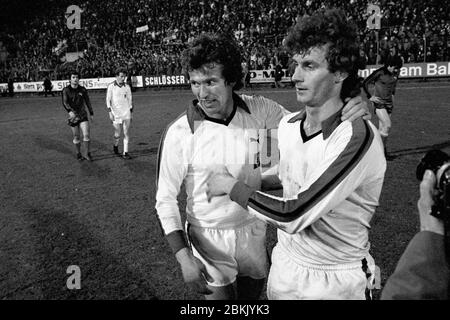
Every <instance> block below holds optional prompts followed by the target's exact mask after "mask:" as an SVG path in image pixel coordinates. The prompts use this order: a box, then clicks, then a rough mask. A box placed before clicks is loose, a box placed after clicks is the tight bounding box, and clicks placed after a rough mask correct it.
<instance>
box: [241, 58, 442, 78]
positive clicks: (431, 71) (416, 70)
mask: <svg viewBox="0 0 450 320" xmlns="http://www.w3.org/2000/svg"><path fill="white" fill-rule="evenodd" d="M380 67H381V65H369V66H367V67H366V69H364V70H360V71H359V75H360V76H361V77H363V78H366V77H367V76H368V75H369V74H371V73H372V72H373V71H375V70H376V69H378V68H380ZM249 73H250V83H273V82H274V81H275V80H274V74H275V70H273V69H272V70H270V69H269V70H250V71H249ZM283 73H284V75H283V77H282V79H281V81H282V82H290V81H291V76H292V75H291V74H290V73H289V70H288V69H283ZM437 77H450V62H448V61H446V62H426V63H425V62H423V63H406V64H404V65H403V67H402V68H401V69H400V76H399V78H437Z"/></svg>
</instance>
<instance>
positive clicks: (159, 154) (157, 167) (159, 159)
mask: <svg viewBox="0 0 450 320" xmlns="http://www.w3.org/2000/svg"><path fill="white" fill-rule="evenodd" d="M184 115H186V111H185V112H183V113H182V114H180V115H179V116H178V117H177V118H176V119H175V120H173V121H172V122H171V123H169V125H168V126H167V127H166V129H165V130H164V132H163V134H162V135H161V139H160V140H159V146H158V155H157V157H156V181H155V182H156V188H158V180H159V171H160V164H161V157H162V152H163V145H164V140H165V139H166V134H167V131H168V130H169V128H170V126H172V125H173V124H174V123H175V122H176V121H178V119H180V118H181V117H183V116H184Z"/></svg>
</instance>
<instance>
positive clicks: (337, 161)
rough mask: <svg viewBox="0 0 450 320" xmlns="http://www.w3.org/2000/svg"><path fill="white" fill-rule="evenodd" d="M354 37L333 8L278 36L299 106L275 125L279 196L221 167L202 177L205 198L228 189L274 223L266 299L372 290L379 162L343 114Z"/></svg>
mask: <svg viewBox="0 0 450 320" xmlns="http://www.w3.org/2000/svg"><path fill="white" fill-rule="evenodd" d="M356 36H357V34H356V28H355V26H354V25H353V24H352V23H350V22H349V21H348V20H347V19H346V17H345V15H344V13H343V12H342V11H340V10H337V9H330V10H322V11H319V12H316V13H315V14H314V15H312V16H306V17H303V18H302V19H301V20H300V21H299V22H298V23H297V25H295V27H294V28H293V29H292V30H291V31H290V34H289V35H288V37H287V39H286V41H285V44H286V46H287V48H288V49H290V51H291V52H292V54H293V59H294V61H295V64H296V67H295V73H294V75H293V76H292V80H293V81H294V83H295V89H296V95H297V101H298V102H299V103H300V104H301V105H302V106H306V107H305V109H304V110H302V111H300V112H297V113H294V114H290V115H287V116H285V117H284V118H283V119H282V120H281V122H280V125H279V128H278V146H279V150H280V165H279V178H280V180H281V184H282V186H283V197H282V198H281V197H275V196H271V195H269V194H266V193H263V192H260V191H255V188H253V187H252V186H251V185H248V184H246V183H245V181H237V179H235V178H233V177H232V176H231V175H229V174H226V173H225V174H224V173H222V174H216V175H214V176H212V177H211V178H210V180H209V181H208V186H209V193H210V194H211V195H220V196H221V197H223V196H224V193H227V194H229V195H230V198H231V199H232V200H233V201H235V202H236V203H239V204H240V205H241V206H242V208H245V209H248V211H249V212H250V216H252V217H258V218H259V219H261V220H263V221H266V222H269V223H271V224H273V225H274V226H276V227H277V228H278V229H279V230H278V243H277V245H276V246H275V248H274V249H273V252H272V266H271V269H270V272H269V278H268V284H267V296H268V298H269V299H365V298H367V297H368V295H369V294H370V292H369V291H367V290H366V289H369V288H370V286H367V284H368V280H371V279H372V276H373V273H374V272H373V269H374V261H373V259H372V258H371V256H370V254H369V247H370V245H369V240H368V234H369V229H370V223H369V222H370V220H371V218H372V216H373V214H374V212H375V208H376V207H377V205H378V198H379V196H380V193H381V188H382V184H383V179H384V172H385V169H386V161H385V158H384V156H383V146H382V142H381V138H380V135H379V133H378V131H377V130H376V128H375V127H374V126H373V125H372V123H370V122H369V121H364V120H363V119H361V118H359V119H356V120H355V121H353V122H349V121H341V119H340V114H341V110H342V108H343V107H344V104H345V99H346V98H348V97H353V96H355V95H357V94H359V92H360V83H359V78H358V75H357V71H358V64H359V63H358V58H357V57H358V52H359V51H358V45H357V43H356V42H355V39H356ZM213 199H214V197H213ZM371 269H372V271H370V270H371Z"/></svg>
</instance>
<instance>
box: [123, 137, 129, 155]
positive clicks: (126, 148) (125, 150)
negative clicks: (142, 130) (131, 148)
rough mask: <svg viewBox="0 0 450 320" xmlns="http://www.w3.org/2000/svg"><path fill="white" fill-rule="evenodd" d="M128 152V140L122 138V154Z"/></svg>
mask: <svg viewBox="0 0 450 320" xmlns="http://www.w3.org/2000/svg"><path fill="white" fill-rule="evenodd" d="M127 152H128V138H126V137H124V138H123V153H127Z"/></svg>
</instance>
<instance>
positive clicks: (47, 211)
mask: <svg viewBox="0 0 450 320" xmlns="http://www.w3.org/2000/svg"><path fill="white" fill-rule="evenodd" d="M449 89H450V84H449V83H448V82H439V83H400V85H399V88H398V90H397V95H396V101H395V108H394V112H393V116H392V122H393V127H392V134H391V136H390V138H389V144H388V148H389V150H390V151H391V152H392V153H393V154H394V155H395V156H396V158H395V159H394V160H393V161H390V162H388V168H387V173H386V177H385V183H384V187H383V192H382V195H381V199H380V207H379V208H378V210H377V213H376V214H375V217H374V219H373V220H372V230H371V232H370V239H371V243H372V249H371V252H372V255H373V256H374V258H375V261H376V263H377V265H378V266H379V267H380V269H381V284H382V285H383V284H384V283H385V281H386V279H387V277H388V276H389V275H390V274H391V273H392V272H393V270H394V268H395V265H396V263H397V261H398V259H399V257H400V255H401V253H402V252H403V250H404V249H405V247H406V245H407V243H408V241H409V240H410V239H411V237H412V236H413V235H414V234H415V232H417V231H418V216H417V209H416V202H417V199H418V195H419V192H418V190H419V188H418V182H417V181H416V178H415V168H416V165H417V163H418V161H419V159H420V158H421V157H422V155H423V154H424V153H425V152H426V151H427V150H429V149H431V148H432V147H440V148H442V149H443V150H444V151H446V152H450V130H449V123H450V102H449V101H450V90H449ZM252 92H254V93H255V94H262V95H265V96H267V97H269V98H272V99H274V100H276V101H278V102H280V103H281V104H283V105H284V106H286V107H287V108H288V109H290V110H295V94H294V93H293V92H292V90H290V89H279V90H274V89H258V90H255V91H247V92H245V93H252ZM90 96H91V101H92V104H93V108H94V113H95V116H94V123H93V125H92V129H91V141H92V142H91V149H92V150H91V151H92V155H93V157H94V161H93V162H91V163H88V162H87V161H82V162H78V161H77V160H76V159H75V151H74V147H73V144H72V137H71V133H70V129H69V127H68V126H67V125H66V124H65V122H66V117H67V115H66V112H65V111H64V109H63V107H62V105H61V97H60V96H57V97H48V98H44V97H37V96H25V97H15V98H0V130H1V132H2V134H1V135H0V145H1V147H2V149H1V153H0V164H1V166H0V178H1V179H0V221H1V222H0V299H201V298H202V297H201V296H199V295H197V294H195V293H193V292H191V291H189V290H188V289H187V287H186V286H185V285H184V284H183V281H182V276H181V271H180V269H179V267H178V264H177V262H176V260H175V258H174V256H173V254H172V253H171V251H170V248H169V247H168V245H167V243H166V240H165V239H164V238H163V236H162V234H161V230H160V228H159V225H158V221H157V217H156V213H155V210H154V205H155V186H156V185H155V172H156V167H155V166H156V153H157V148H158V143H159V139H160V135H161V133H162V132H163V130H164V128H165V126H166V125H167V124H168V123H170V122H171V121H172V120H173V119H175V118H176V117H177V116H178V115H179V114H180V113H181V112H183V110H184V108H185V107H186V105H187V104H188V103H190V100H191V99H192V97H191V93H190V91H189V90H179V89H176V90H163V91H138V92H135V93H134V95H133V98H134V105H135V109H134V110H135V112H134V119H133V123H132V128H131V130H132V131H131V141H130V154H131V156H132V157H133V159H132V160H123V159H121V158H118V157H116V156H114V155H113V152H112V144H113V128H112V126H111V125H110V122H109V119H108V116H107V112H106V107H105V93H104V92H100V93H90ZM373 121H374V122H375V123H376V119H375V118H374V119H373ZM121 148H122V146H120V149H121ZM180 203H181V207H182V208H183V206H184V200H183V197H180ZM274 243H275V230H274V229H273V228H269V230H268V247H269V250H270V249H271V248H272V246H273V244H274ZM71 265H77V266H79V267H80V270H81V289H80V290H69V289H67V287H66V280H67V279H68V277H69V276H70V275H69V274H67V273H66V270H67V268H68V267H69V266H71ZM263 298H264V297H263Z"/></svg>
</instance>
